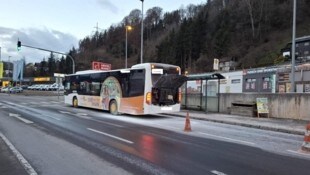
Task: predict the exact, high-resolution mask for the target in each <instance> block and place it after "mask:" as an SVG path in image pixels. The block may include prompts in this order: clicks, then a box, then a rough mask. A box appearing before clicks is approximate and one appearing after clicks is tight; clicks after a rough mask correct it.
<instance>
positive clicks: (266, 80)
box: [263, 77, 270, 89]
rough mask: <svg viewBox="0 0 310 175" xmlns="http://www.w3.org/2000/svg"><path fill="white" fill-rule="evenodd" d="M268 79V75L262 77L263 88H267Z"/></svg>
mask: <svg viewBox="0 0 310 175" xmlns="http://www.w3.org/2000/svg"><path fill="white" fill-rule="evenodd" d="M269 81H270V78H269V77H263V89H268V85H269Z"/></svg>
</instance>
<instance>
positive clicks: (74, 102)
mask: <svg viewBox="0 0 310 175" xmlns="http://www.w3.org/2000/svg"><path fill="white" fill-rule="evenodd" d="M72 106H73V107H75V108H77V107H78V106H79V101H78V99H77V98H76V97H74V98H73V100H72Z"/></svg>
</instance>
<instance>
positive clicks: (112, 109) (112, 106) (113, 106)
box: [109, 100, 118, 115]
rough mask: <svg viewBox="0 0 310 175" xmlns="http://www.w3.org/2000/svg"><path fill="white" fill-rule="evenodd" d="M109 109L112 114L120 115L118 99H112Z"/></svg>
mask: <svg viewBox="0 0 310 175" xmlns="http://www.w3.org/2000/svg"><path fill="white" fill-rule="evenodd" d="M109 111H110V113H111V114H112V115H118V111H117V102H116V100H112V101H111V102H110V105H109Z"/></svg>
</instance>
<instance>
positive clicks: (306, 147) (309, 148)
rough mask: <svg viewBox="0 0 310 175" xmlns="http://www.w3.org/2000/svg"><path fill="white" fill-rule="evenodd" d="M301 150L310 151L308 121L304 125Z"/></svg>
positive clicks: (309, 125) (309, 127) (309, 126)
mask: <svg viewBox="0 0 310 175" xmlns="http://www.w3.org/2000/svg"><path fill="white" fill-rule="evenodd" d="M301 150H303V151H306V152H309V153H310V123H309V124H308V125H307V126H306V132H305V137H304V143H303V144H302V146H301Z"/></svg>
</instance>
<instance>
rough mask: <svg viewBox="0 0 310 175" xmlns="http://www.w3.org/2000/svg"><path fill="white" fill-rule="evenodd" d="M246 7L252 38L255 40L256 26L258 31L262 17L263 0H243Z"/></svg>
mask: <svg viewBox="0 0 310 175" xmlns="http://www.w3.org/2000/svg"><path fill="white" fill-rule="evenodd" d="M243 1H244V2H245V4H246V6H247V9H248V12H249V16H250V21H251V28H252V37H253V38H255V37H256V35H258V32H257V33H256V29H255V28H256V26H257V28H258V29H260V25H261V24H260V23H261V20H262V16H263V10H264V4H265V0H243Z"/></svg>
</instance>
